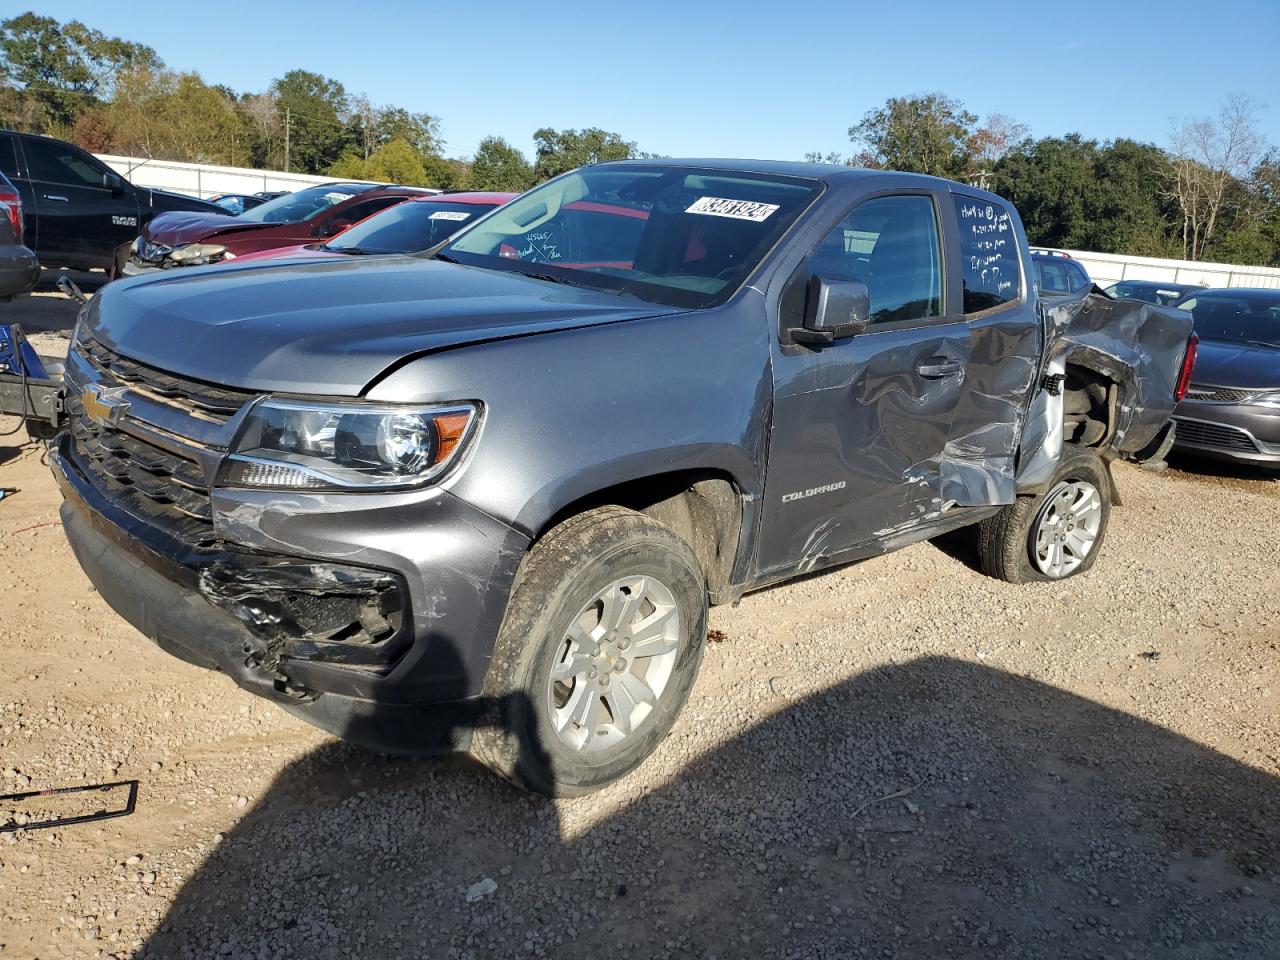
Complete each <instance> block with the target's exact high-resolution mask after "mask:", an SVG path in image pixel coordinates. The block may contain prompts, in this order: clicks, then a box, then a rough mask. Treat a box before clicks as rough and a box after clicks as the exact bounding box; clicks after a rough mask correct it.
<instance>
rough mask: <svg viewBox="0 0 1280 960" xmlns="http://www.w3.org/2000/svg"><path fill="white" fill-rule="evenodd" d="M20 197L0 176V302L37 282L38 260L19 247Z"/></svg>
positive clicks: (21, 219) (26, 289) (21, 224)
mask: <svg viewBox="0 0 1280 960" xmlns="http://www.w3.org/2000/svg"><path fill="white" fill-rule="evenodd" d="M23 227H24V222H23V216H22V197H21V196H20V195H19V193H18V188H17V187H15V186H14V185H13V184H12V183H10V182H9V180H8V178H6V177H5V175H4V174H3V173H0V300H10V299H12V298H13V297H16V296H18V295H19V294H23V293H27V292H28V291H30V290H31V288H32V287H34V286H35V285H36V281H37V280H39V279H40V261H39V260H37V259H36V255H35V253H34V252H32V251H31V250H30V249H29V248H28V247H26V246H24V245H23V242H22V239H23V236H22V235H23Z"/></svg>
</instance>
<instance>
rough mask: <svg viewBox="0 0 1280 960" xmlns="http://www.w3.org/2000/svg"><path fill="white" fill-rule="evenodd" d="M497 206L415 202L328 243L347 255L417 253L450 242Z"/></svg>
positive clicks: (389, 211)
mask: <svg viewBox="0 0 1280 960" xmlns="http://www.w3.org/2000/svg"><path fill="white" fill-rule="evenodd" d="M492 209H493V207H492V206H489V205H487V204H478V203H449V202H447V201H444V200H415V201H412V202H410V203H398V204H396V205H395V206H394V207H391V208H390V209H387V210H383V211H382V212H381V213H375V214H374V215H373V216H371V217H369V218H368V219H367V220H363V221H361V222H360V223H357V224H356V225H355V226H354V227H352V228H351V229H349V230H347V231H345V232H343V233H341V234H339V235H338V236H336V237H334V238H333V239H332V240H330V241H328V242H327V243H325V245H324V246H325V249H326V250H336V251H339V252H343V253H414V252H416V251H418V250H426V249H427V248H428V247H434V246H435V245H436V244H437V243H441V242H443V241H445V240H448V239H449V238H450V237H451V236H453V235H454V234H455V233H457V232H458V230H460V229H461V228H462V227H464V226H466V225H467V224H468V223H470V222H471V221H472V220H475V219H476V218H477V217H480V216H482V215H483V214H486V213H488V212H489V211H490V210H492Z"/></svg>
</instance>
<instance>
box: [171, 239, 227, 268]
mask: <svg viewBox="0 0 1280 960" xmlns="http://www.w3.org/2000/svg"><path fill="white" fill-rule="evenodd" d="M226 252H227V248H226V247H224V246H223V245H222V244H220V243H190V244H187V246H185V247H178V249H176V250H170V251H169V255H168V259H170V260H172V261H173V262H174V263H185V264H187V265H188V266H194V265H195V264H198V263H213V262H214V261H215V260H221V259H222V257H223V255H224V254H225V253H226Z"/></svg>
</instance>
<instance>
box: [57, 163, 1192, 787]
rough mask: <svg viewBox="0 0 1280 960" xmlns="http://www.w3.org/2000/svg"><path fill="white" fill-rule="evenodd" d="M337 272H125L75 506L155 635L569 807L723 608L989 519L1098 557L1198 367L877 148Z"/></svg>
mask: <svg viewBox="0 0 1280 960" xmlns="http://www.w3.org/2000/svg"><path fill="white" fill-rule="evenodd" d="M262 209H266V207H260V208H259V210H262ZM251 212H252V211H251ZM351 267H352V264H351V263H349V262H347V261H346V260H345V259H336V258H335V259H323V260H312V261H306V262H302V261H280V262H246V263H238V262H233V263H229V264H223V265H220V266H218V267H215V268H213V269H210V270H199V271H195V270H193V271H185V272H183V274H182V275H180V276H173V275H166V276H154V277H140V278H136V279H132V280H125V281H122V282H119V283H114V284H109V285H108V286H106V287H105V288H104V289H103V290H102V291H101V292H100V293H99V294H98V295H97V296H96V297H94V298H93V300H91V301H90V303H89V305H88V308H87V310H86V312H85V314H84V316H83V318H82V320H81V322H80V324H79V326H78V329H77V333H76V336H75V338H74V343H73V346H72V349H71V352H70V356H69V360H68V365H67V373H66V390H65V398H66V403H67V407H68V412H69V418H70V423H69V427H68V428H67V429H66V430H64V431H63V432H62V433H61V434H60V435H59V437H58V440H57V442H56V444H55V445H54V447H53V448H52V449H51V451H50V459H51V462H52V465H53V469H54V473H55V476H56V477H57V479H58V482H59V484H60V485H61V488H62V490H63V492H64V494H65V497H66V501H65V503H64V505H63V507H62V511H61V517H62V523H63V527H64V529H65V532H66V535H67V537H68V539H69V540H70V542H71V544H72V547H73V549H74V551H75V554H76V556H77V557H78V559H79V561H80V563H81V565H82V566H83V567H84V569H85V571H86V572H87V574H88V576H89V579H90V580H91V581H92V582H93V583H94V585H95V586H96V588H97V589H98V591H99V593H100V595H101V596H102V597H103V599H104V600H106V602H107V603H109V604H110V605H111V606H113V607H114V608H115V609H116V610H117V611H118V612H119V613H120V614H121V615H122V616H124V617H125V618H126V619H128V620H129V621H130V622H132V623H133V624H135V625H136V626H137V627H138V628H139V629H140V630H141V631H142V632H143V633H144V634H146V635H147V636H149V637H151V638H152V639H153V640H155V641H156V642H157V643H158V644H159V645H160V646H162V647H163V648H164V649H166V650H168V651H170V652H172V653H174V654H176V655H177V656H180V657H183V658H185V659H187V660H190V661H191V662H193V663H197V664H201V665H204V666H212V667H217V668H219V669H221V670H223V671H225V672H226V673H227V674H228V675H230V676H231V677H233V678H234V679H235V680H236V681H237V682H238V683H240V684H241V685H243V686H244V687H246V688H247V689H250V690H253V691H255V692H257V693H260V694H261V695H263V696H265V697H268V698H270V699H272V700H274V701H276V702H277V703H280V704H282V705H284V706H285V707H287V709H289V710H290V711H292V712H294V713H297V714H298V715H300V716H303V717H306V718H308V719H309V720H311V721H312V722H314V723H316V724H318V725H319V726H322V727H324V728H325V729H327V730H331V731H334V732H335V733H337V734H340V735H341V736H343V737H347V738H349V739H351V740H355V741H359V742H362V743H366V744H370V745H375V746H377V747H380V748H383V749H398V750H411V751H416V752H427V751H431V750H438V749H464V750H467V749H469V750H470V751H471V752H472V753H474V754H475V755H476V756H477V757H479V758H480V759H481V760H482V761H483V762H485V763H487V764H489V765H490V766H491V767H492V768H493V769H495V770H496V771H498V772H500V773H501V774H503V775H505V776H507V777H510V778H511V779H512V780H514V781H516V782H518V783H520V784H522V785H523V786H525V787H528V788H530V789H534V790H540V791H544V792H548V793H559V794H577V793H583V792H586V791H589V790H592V789H595V788H597V787H599V786H601V785H602V784H604V783H607V782H609V781H611V780H614V779H616V778H617V777H619V776H621V775H623V774H624V773H626V772H627V771H628V770H630V769H632V768H633V767H635V766H636V765H637V764H639V763H640V762H641V761H642V760H643V759H644V757H645V756H646V755H647V754H648V753H649V752H650V751H651V750H653V749H654V747H655V746H656V745H657V744H658V743H659V742H660V741H661V740H662V738H663V737H664V736H665V735H666V734H667V732H668V731H669V730H670V728H671V725H672V723H673V722H674V721H675V719H676V716H677V715H678V713H679V712H680V709H681V707H682V705H683V703H684V701H685V699H686V697H687V696H688V693H689V689H690V687H691V685H692V683H693V679H694V675H695V673H696V672H697V669H698V664H699V661H700V660H701V657H702V653H703V645H704V641H705V639H706V636H707V616H708V613H707V611H708V604H712V603H726V602H732V601H735V600H736V599H738V598H739V597H741V596H742V595H743V594H744V593H745V592H747V591H749V590H754V589H758V588H760V587H763V586H765V585H767V584H771V583H774V582H777V581H780V580H785V579H786V578H788V577H792V576H795V575H798V574H808V573H811V572H813V571H816V570H820V569H822V568H825V567H829V566H831V565H834V564H842V563H848V562H851V561H855V560H859V559H863V558H866V557H870V556H875V555H878V554H882V553H884V552H886V551H888V550H894V549H897V548H899V547H903V546H906V545H907V544H910V543H913V542H916V541H919V540H923V539H926V538H930V537H934V536H937V535H939V534H941V533H943V532H946V531H949V530H954V529H956V528H959V527H963V526H971V525H977V529H976V530H975V531H974V534H973V535H974V537H975V539H976V542H977V550H978V556H979V558H980V562H981V564H982V567H983V568H984V569H985V570H986V571H987V572H989V573H990V574H992V575H994V576H997V577H1001V578H1003V579H1006V580H1009V581H1013V582H1023V581H1057V580H1062V579H1065V578H1067V577H1071V576H1076V575H1079V574H1081V573H1083V572H1084V571H1086V570H1088V569H1089V568H1090V566H1091V565H1092V564H1093V563H1094V561H1095V560H1096V559H1097V557H1098V553H1099V550H1100V548H1101V545H1102V543H1103V539H1104V537H1105V535H1106V528H1107V522H1108V516H1109V508H1110V501H1111V491H1112V489H1113V482H1112V480H1111V478H1110V476H1109V473H1108V470H1109V467H1108V464H1109V462H1110V461H1111V460H1112V459H1113V458H1116V457H1128V458H1133V459H1139V460H1141V459H1145V458H1147V457H1149V456H1151V455H1152V452H1153V451H1158V450H1159V449H1161V446H1162V444H1163V442H1164V439H1165V438H1167V435H1168V432H1169V425H1168V419H1169V415H1170V414H1171V413H1172V411H1173V406H1174V403H1175V397H1176V395H1177V390H1178V388H1179V384H1180V383H1183V382H1185V380H1186V378H1187V377H1188V376H1189V374H1190V364H1191V362H1192V359H1193V357H1192V353H1191V351H1190V349H1189V345H1190V342H1191V341H1190V340H1189V336H1190V330H1191V318H1190V317H1189V316H1187V315H1184V314H1179V313H1178V312H1176V311H1167V310H1158V309H1155V308H1152V307H1150V306H1148V305H1146V304H1138V303H1120V304H1117V303H1115V302H1114V301H1112V300H1110V299H1107V298H1102V297H1097V296H1093V295H1089V294H1081V295H1080V296H1078V297H1076V298H1074V299H1071V298H1058V299H1057V300H1055V301H1054V303H1052V304H1044V305H1042V304H1040V303H1039V302H1038V300H1037V297H1036V293H1035V285H1034V284H1033V283H1032V282H1031V270H1032V269H1033V267H1032V260H1031V255H1030V251H1029V249H1028V247H1027V242H1026V238H1025V236H1024V234H1023V231H1022V225H1021V222H1020V221H1019V219H1018V217H1017V214H1016V213H1015V212H1014V210H1013V209H1012V207H1011V206H1010V205H1009V204H1008V202H1007V201H1005V200H1002V199H1001V198H1000V197H997V196H995V195H994V194H990V193H987V192H985V191H981V190H978V189H976V188H970V187H967V186H964V185H961V184H958V183H955V182H952V181H947V180H942V179H937V178H931V177H923V176H916V175H911V174H898V173H893V172H888V171H871V170H855V169H849V168H837V167H830V166H823V165H816V164H791V163H780V162H764V161H625V162H615V163H602V164H597V165H594V166H591V167H587V168H584V169H581V170H578V171H574V172H571V173H568V174H565V175H563V176H561V177H558V178H556V179H554V180H551V181H549V182H548V183H546V184H543V185H542V186H540V187H538V188H536V189H534V190H532V191H530V192H529V193H526V194H524V195H522V196H520V197H518V198H516V199H515V200H512V201H511V202H510V203H508V204H506V205H505V206H502V207H500V208H498V209H496V210H494V211H492V212H491V213H490V214H488V215H487V216H486V217H485V218H484V219H483V220H481V221H479V222H477V223H476V224H475V225H473V226H471V227H470V228H468V229H466V230H464V231H462V232H460V233H459V234H458V235H457V236H455V237H454V238H453V239H451V240H450V241H449V242H447V243H446V244H444V245H443V246H442V247H439V248H435V249H433V251H432V252H431V254H430V256H422V257H377V258H372V259H370V260H369V261H367V262H362V263H361V264H360V269H351ZM801 655H802V656H803V653H801Z"/></svg>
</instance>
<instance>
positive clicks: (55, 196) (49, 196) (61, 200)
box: [44, 193, 71, 203]
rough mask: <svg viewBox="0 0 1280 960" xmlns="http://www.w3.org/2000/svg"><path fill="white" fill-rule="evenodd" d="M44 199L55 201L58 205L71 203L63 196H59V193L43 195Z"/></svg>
mask: <svg viewBox="0 0 1280 960" xmlns="http://www.w3.org/2000/svg"><path fill="white" fill-rule="evenodd" d="M44 199H46V200H56V201H57V202H58V203H70V202H71V201H70V200H68V199H67V198H66V197H64V196H63V195H62V194H60V193H46V194H44Z"/></svg>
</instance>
